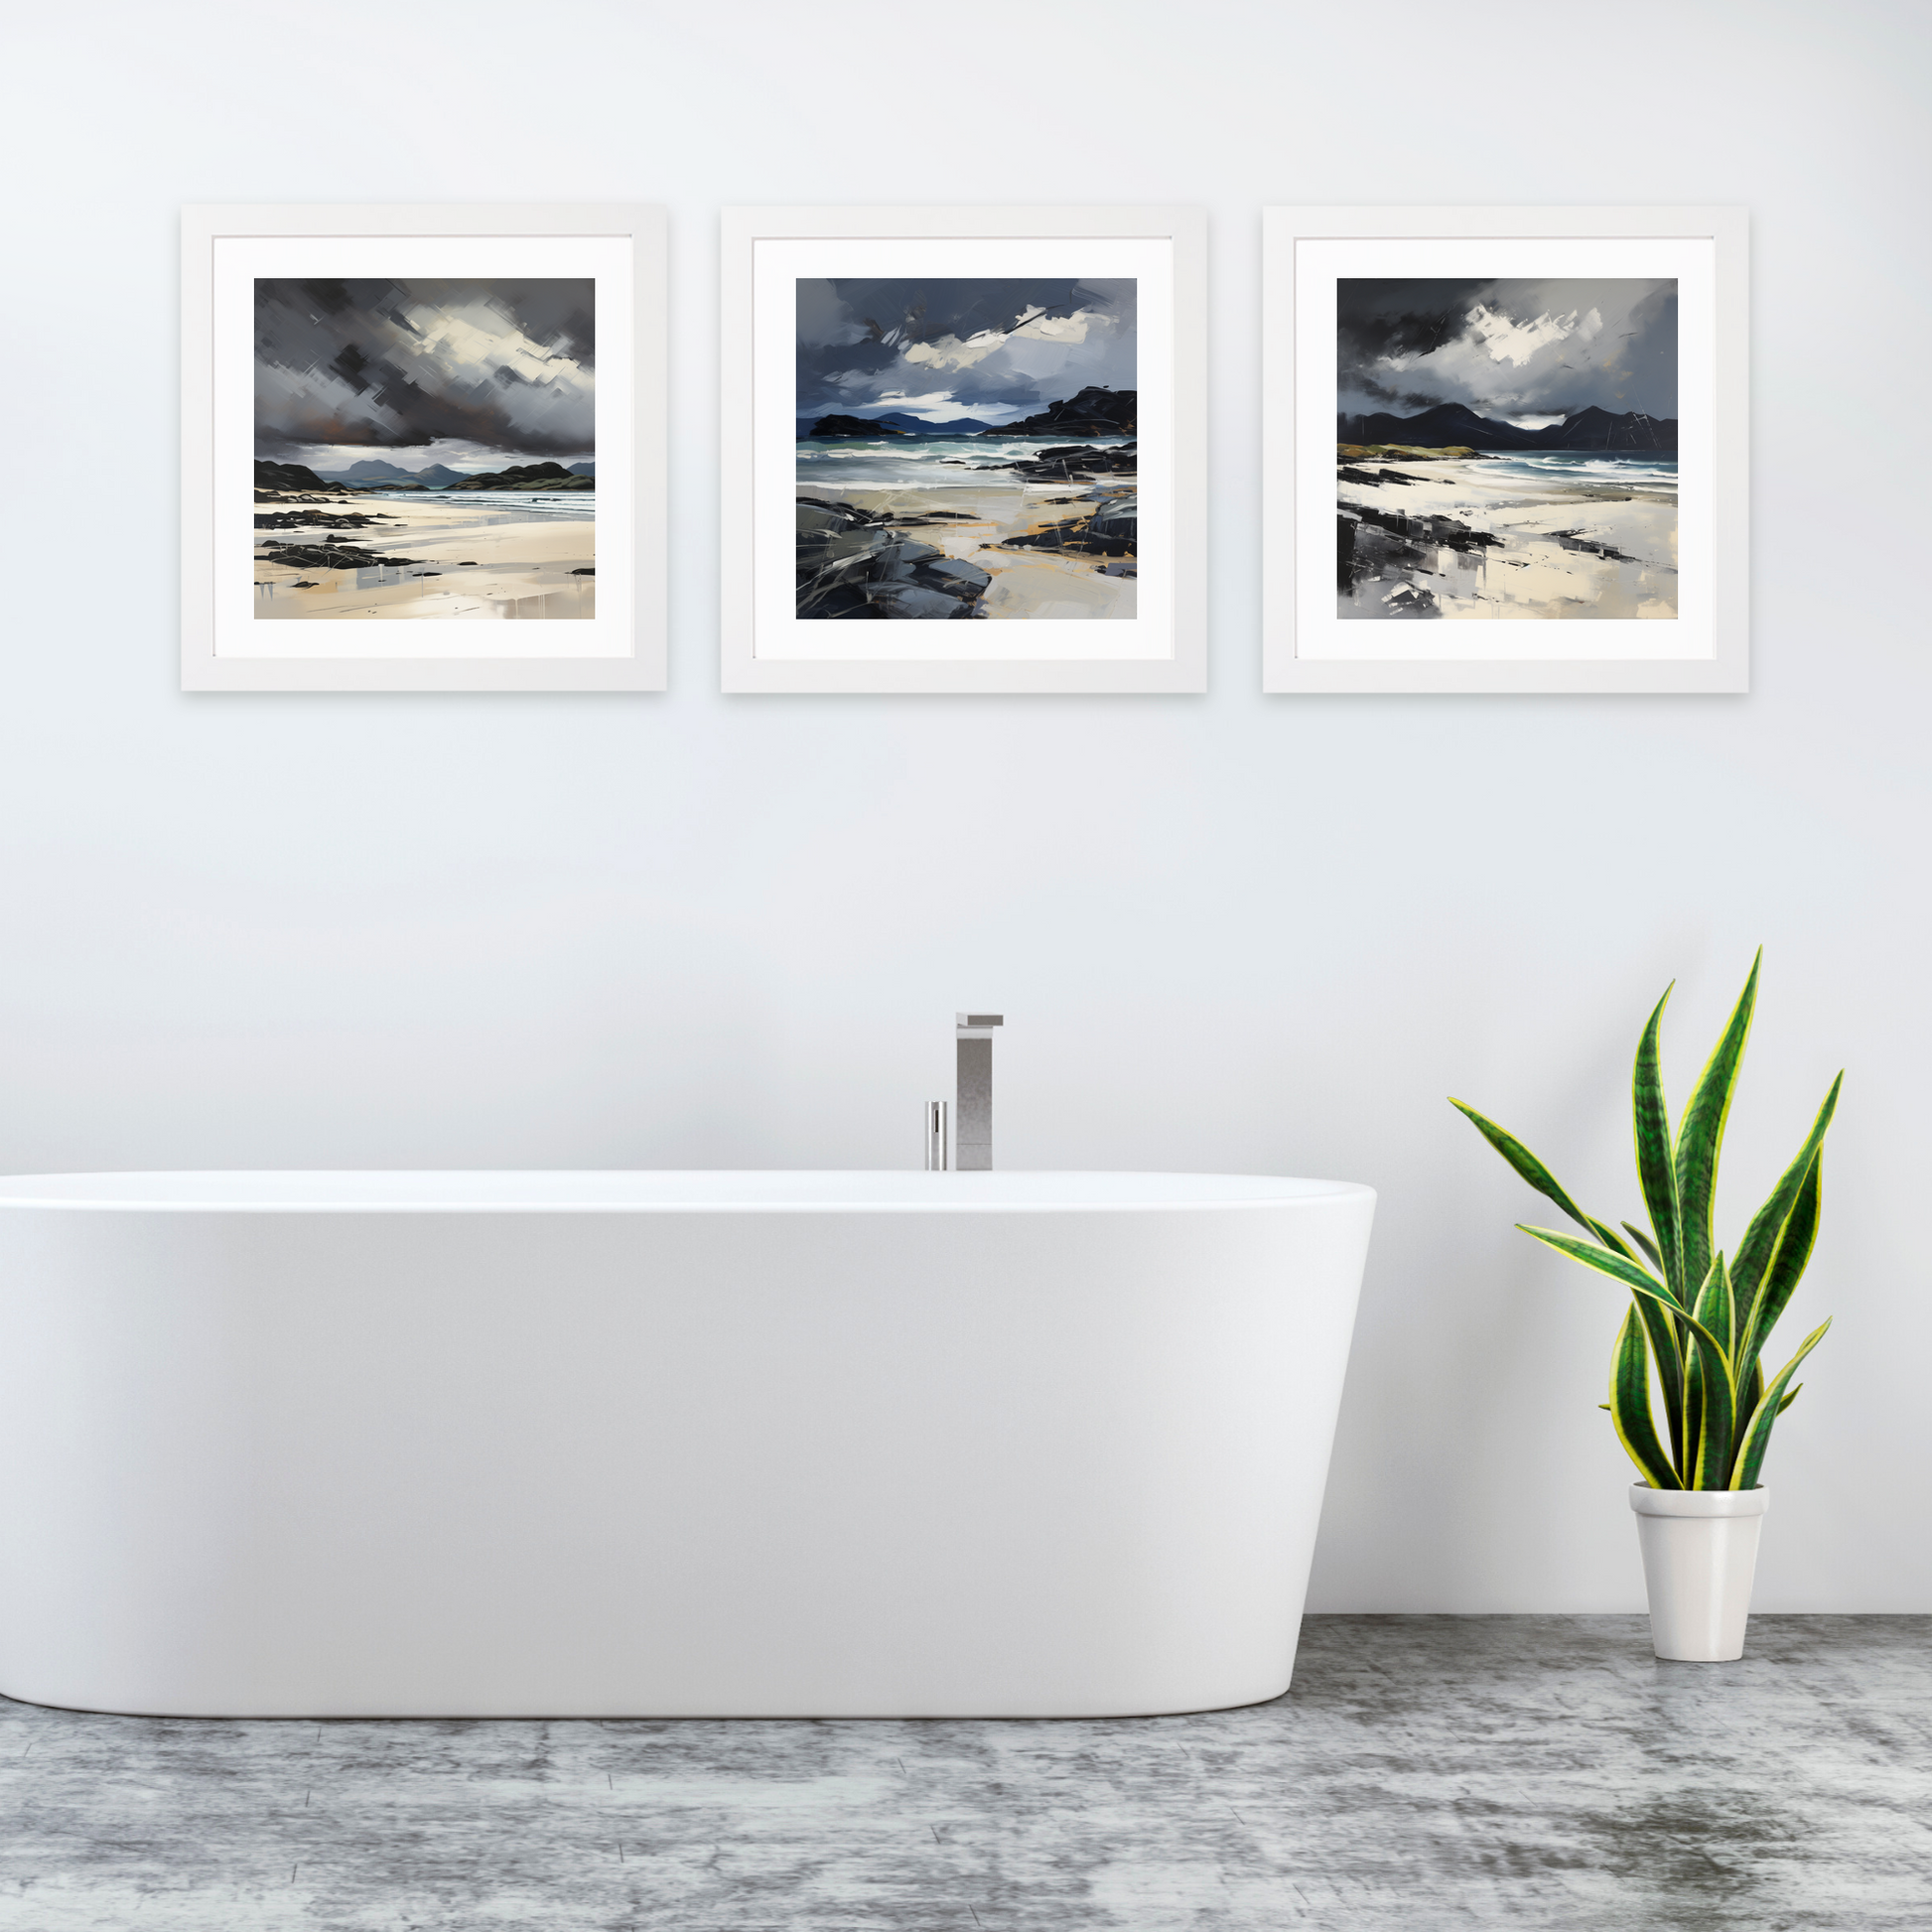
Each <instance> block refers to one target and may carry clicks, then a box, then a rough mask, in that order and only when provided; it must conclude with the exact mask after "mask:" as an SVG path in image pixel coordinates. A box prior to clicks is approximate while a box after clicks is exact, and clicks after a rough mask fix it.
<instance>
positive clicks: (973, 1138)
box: [953, 1013, 1002, 1173]
mask: <svg viewBox="0 0 1932 1932" xmlns="http://www.w3.org/2000/svg"><path fill="white" fill-rule="evenodd" d="M954 1019H955V1022H956V1024H955V1025H954V1027H953V1064H954V1075H953V1077H954V1082H955V1098H954V1104H953V1113H954V1117H955V1120H956V1122H957V1125H956V1127H955V1129H954V1134H955V1139H954V1143H953V1145H954V1149H955V1153H954V1156H953V1165H954V1167H956V1168H957V1169H958V1170H959V1171H960V1172H961V1173H970V1172H975V1171H977V1172H979V1173H985V1172H986V1171H987V1170H988V1169H990V1168H991V1167H992V1166H993V1030H994V1028H995V1027H998V1026H1000V1025H1001V1024H1002V1017H1001V1016H1000V1015H999V1014H997V1013H961V1014H957V1015H955V1016H954Z"/></svg>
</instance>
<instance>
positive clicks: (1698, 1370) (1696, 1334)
mask: <svg viewBox="0 0 1932 1932" xmlns="http://www.w3.org/2000/svg"><path fill="white" fill-rule="evenodd" d="M1691 1341H1692V1348H1693V1354H1692V1357H1691V1360H1690V1363H1689V1364H1688V1366H1687V1368H1686V1372H1685V1377H1684V1381H1685V1409H1686V1411H1687V1412H1688V1411H1689V1409H1690V1406H1691V1399H1692V1392H1693V1389H1695V1394H1696V1400H1697V1429H1696V1433H1695V1435H1693V1434H1691V1431H1690V1428H1689V1424H1688V1416H1687V1424H1686V1432H1685V1433H1686V1436H1687V1438H1688V1439H1689V1440H1690V1442H1691V1443H1692V1444H1693V1448H1692V1449H1691V1450H1690V1463H1691V1469H1690V1481H1689V1482H1688V1484H1687V1485H1686V1486H1687V1487H1688V1488H1691V1489H1722V1488H1724V1486H1725V1482H1726V1481H1727V1480H1728V1478H1729V1475H1730V1464H1731V1455H1730V1450H1731V1444H1732V1441H1733V1439H1734V1438H1735V1436H1736V1434H1737V1385H1736V1383H1735V1382H1733V1381H1732V1380H1731V1378H1730V1364H1729V1363H1728V1362H1727V1361H1725V1358H1724V1355H1723V1353H1722V1351H1721V1350H1720V1349H1719V1348H1718V1347H1717V1346H1716V1345H1715V1344H1714V1343H1713V1342H1712V1340H1711V1337H1710V1335H1709V1334H1708V1333H1706V1332H1705V1331H1704V1330H1703V1329H1702V1328H1697V1329H1693V1330H1692V1334H1691Z"/></svg>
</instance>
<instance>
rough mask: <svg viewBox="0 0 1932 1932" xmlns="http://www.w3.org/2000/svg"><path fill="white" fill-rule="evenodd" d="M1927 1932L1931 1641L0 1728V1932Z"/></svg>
mask: <svg viewBox="0 0 1932 1932" xmlns="http://www.w3.org/2000/svg"><path fill="white" fill-rule="evenodd" d="M1457 1926H1533V1927H1548V1928H1565V1932H1568V1928H1585V1929H1588V1928H1599V1927H1600V1928H1615V1929H1616V1932H1622V1929H1623V1928H1630V1929H1631V1932H1676V1929H1677V1928H1702V1927H1748V1928H1751V1932H1784V1929H1785V1928H1791V1929H1792V1932H1798V1928H1802V1929H1803V1932H1825V1929H1827V1928H1841V1927H1842V1928H1864V1927H1900V1928H1911V1932H1927V1928H1932V1617H1801V1616H1777V1617H1757V1618H1753V1619H1752V1623H1751V1638H1750V1645H1749V1650H1748V1653H1747V1655H1746V1657H1745V1659H1744V1661H1743V1662H1742V1663H1739V1664H1703V1665H1697V1664H1661V1663H1658V1662H1657V1661H1656V1660H1655V1659H1654V1658H1653V1657H1652V1656H1651V1655H1650V1647H1649V1643H1648V1641H1647V1634H1646V1628H1645V1625H1644V1623H1643V1621H1642V1620H1641V1619H1640V1618H1636V1617H1528V1616H1515V1617H1430V1616H1405V1617H1378V1616H1324V1617H1311V1618H1310V1619H1309V1621H1308V1624H1307V1626H1306V1629H1305V1634H1304V1638H1303V1645H1302V1654H1301V1661H1300V1665H1299V1668H1298V1672H1297V1677H1296V1682H1295V1688H1294V1689H1293V1690H1292V1691H1291V1692H1290V1693H1289V1694H1288V1696H1286V1697H1284V1698H1282V1699H1280V1700H1278V1701H1277V1702H1276V1703H1274V1704H1268V1705H1259V1706H1256V1707H1254V1708H1252V1709H1249V1710H1244V1711H1228V1712H1220V1713H1216V1714H1213V1715H1209V1716H1204V1717H1189V1718H1160V1719H1151V1720H1138V1721H1133V1722H1121V1721H1114V1722H1095V1721H1085V1720H1082V1721H1068V1722H1056V1723H1001V1724H984V1723H930V1722H927V1723H916V1724H912V1723H811V1724H806V1723H759V1724H751V1723H729V1724H726V1723H694V1722H688V1721H687V1722H681V1723H602V1724H597V1723H583V1722H573V1723H549V1724H538V1723H481V1722H477V1723H437V1724H420V1723H380V1722H377V1723H327V1724H314V1723H306V1722H304V1723H298V1722H279V1723H258V1722H251V1723H232V1722H226V1721H218V1722H217V1721H207V1720H184V1719H143V1718H110V1717H90V1716H84V1715H79V1714H75V1713H71V1712H62V1711H46V1710H40V1709H37V1708H35V1707H34V1706H31V1705H20V1704H8V1703H6V1702H5V1701H4V1700H0V1928H4V1932H15V1929H16V1928H19V1929H21V1932H28V1929H30V1928H31V1932H66V1928H69V1927H71V1928H76V1932H78V1929H79V1928H85V1932H122V1929H123V1928H129V1929H131V1932H230V1928H232V1929H233V1932H284V1928H315V1927H331V1928H339V1927H340V1928H354V1929H355V1932H430V1929H431V1928H437V1929H438V1932H442V1929H443V1928H449V1929H450V1932H496V1928H508V1927H517V1928H529V1929H530V1932H632V1929H633V1928H635V1929H637V1932H645V1929H648V1932H656V1929H657V1928H664V1929H665V1932H714V1928H715V1932H1035V1929H1037V1932H1044V1929H1045V1928H1049V1927H1050V1928H1053V1932H1089V1929H1090V1928H1091V1932H1112V1929H1113V1928H1127V1929H1128V1932H1171V1929H1172V1932H1182V1928H1185V1929H1186V1932H1277V1929H1278V1928H1291V1927H1312V1928H1320V1932H1384V1928H1390V1929H1391V1932H1393V1928H1398V1927H1400V1928H1403V1932H1437V1929H1438V1928H1450V1927H1457Z"/></svg>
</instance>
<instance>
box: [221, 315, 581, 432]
mask: <svg viewBox="0 0 1932 1932" xmlns="http://www.w3.org/2000/svg"><path fill="white" fill-rule="evenodd" d="M595 286H596V285H595V283H594V282H593V281H591V280H590V279H589V278H588V277H584V278H575V277H573V278H545V279H540V280H513V279H491V280H487V281H479V280H471V281H450V280H427V279H426V280H420V281H414V280H412V281H381V280H369V281H330V280H316V281H287V280H257V281H256V283H255V455H256V456H257V457H258V458H264V457H266V458H275V457H283V456H288V455H290V454H292V453H299V452H302V451H305V450H315V449H318V448H324V447H328V448H333V449H339V450H352V449H365V450H423V449H425V448H427V447H428V446H430V445H438V446H442V445H453V446H468V447H469V448H472V449H475V450H478V451H504V452H514V453H516V454H519V455H562V454H570V455H578V456H583V455H589V454H590V453H591V452H592V451H593V449H594V447H595V386H596V385H595V373H594V371H595V365H596V330H595V323H594V316H595Z"/></svg>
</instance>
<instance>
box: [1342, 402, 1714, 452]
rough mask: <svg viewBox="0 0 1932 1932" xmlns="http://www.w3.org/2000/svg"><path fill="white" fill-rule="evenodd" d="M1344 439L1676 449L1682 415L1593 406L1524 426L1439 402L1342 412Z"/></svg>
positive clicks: (1419, 444) (1484, 446) (1486, 446)
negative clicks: (1416, 409) (1413, 412)
mask: <svg viewBox="0 0 1932 1932" xmlns="http://www.w3.org/2000/svg"><path fill="white" fill-rule="evenodd" d="M1335 434H1336V440H1337V441H1339V442H1342V443H1405V444H1409V445H1411V446H1412V447H1414V448H1417V449H1442V448H1444V447H1446V446H1448V445H1450V444H1459V445H1461V446H1462V447H1463V448H1466V449H1471V450H1674V449H1676V448H1677V418H1676V417H1674V416H1668V417H1666V416H1646V415H1645V414H1644V413H1643V412H1642V411H1641V410H1634V409H1633V410H1628V411H1626V412H1625V413H1624V414H1622V415H1620V416H1612V415H1611V414H1610V413H1609V411H1607V410H1604V409H1597V408H1594V407H1591V408H1588V409H1580V410H1578V411H1577V412H1576V413H1575V414H1574V415H1570V416H1566V417H1565V418H1564V419H1563V421H1562V422H1560V423H1551V424H1549V425H1547V426H1546V427H1545V428H1543V429H1519V428H1518V427H1517V426H1516V425H1515V424H1514V423H1506V422H1502V421H1499V420H1497V419H1495V418H1493V417H1489V416H1478V415H1477V414H1476V412H1475V411H1474V410H1473V409H1471V408H1469V407H1468V405H1467V404H1466V403H1459V402H1445V403H1439V404H1438V405H1437V406H1436V407H1435V408H1434V409H1425V410H1424V411H1423V412H1422V414H1421V415H1419V416H1392V415H1390V414H1389V413H1388V412H1387V411H1386V410H1384V411H1379V412H1378V413H1377V414H1375V415H1373V416H1337V417H1336V418H1335Z"/></svg>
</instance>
